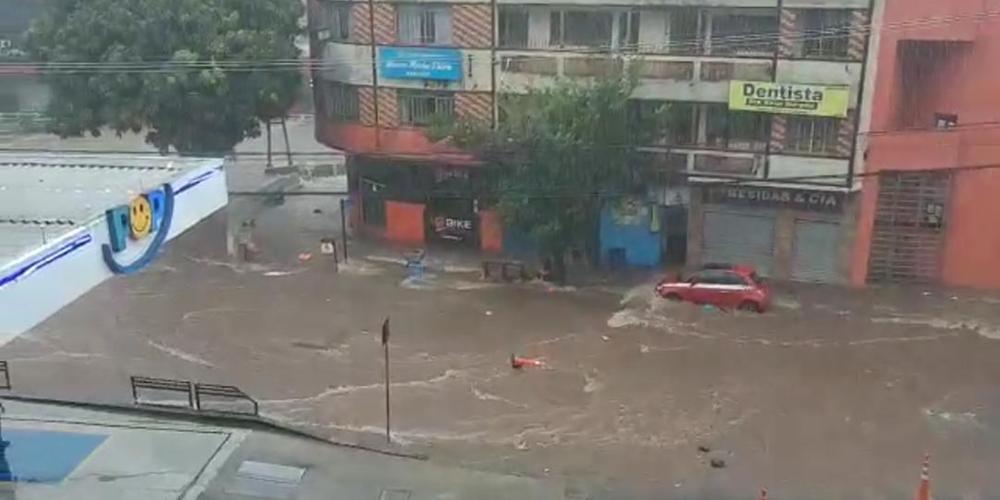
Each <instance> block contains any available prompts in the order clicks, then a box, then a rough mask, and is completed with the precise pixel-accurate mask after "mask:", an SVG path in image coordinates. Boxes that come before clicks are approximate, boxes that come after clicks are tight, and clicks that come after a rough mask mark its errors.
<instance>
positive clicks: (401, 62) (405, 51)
mask: <svg viewBox="0 0 1000 500" xmlns="http://www.w3.org/2000/svg"><path fill="white" fill-rule="evenodd" d="M378 61H379V71H380V72H381V73H382V77H383V78H393V79H398V80H440V81H447V82H457V81H461V80H462V53H461V52H460V51H458V50H456V49H426V48H399V47H379V49H378Z"/></svg>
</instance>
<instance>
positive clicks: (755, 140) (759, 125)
mask: <svg viewBox="0 0 1000 500" xmlns="http://www.w3.org/2000/svg"><path fill="white" fill-rule="evenodd" d="M769 119H770V118H769V117H768V116H767V115H766V114H764V113H751V112H747V111H730V110H729V109H728V108H727V107H726V105H725V104H709V105H707V106H705V142H706V145H707V146H709V147H713V148H720V149H735V150H740V151H763V150H764V149H765V148H766V147H767V142H768V132H769V127H768V120H769Z"/></svg>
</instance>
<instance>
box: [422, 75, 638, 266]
mask: <svg viewBox="0 0 1000 500" xmlns="http://www.w3.org/2000/svg"><path fill="white" fill-rule="evenodd" d="M634 89H635V79H634V78H633V77H631V76H629V75H628V74H620V75H617V76H615V77H610V78H605V79H600V80H596V81H594V82H590V83H582V82H580V81H561V82H559V83H558V84H557V85H555V86H553V87H549V88H542V89H534V90H531V91H530V92H529V93H527V94H524V95H517V96H515V95H508V96H505V98H504V101H502V105H501V106H500V108H501V114H502V117H501V120H500V121H499V123H498V124H497V126H496V128H495V129H492V130H491V129H490V128H489V127H488V126H484V125H483V124H474V123H469V122H463V121H459V122H458V123H456V124H454V125H452V126H450V127H447V128H443V129H441V130H433V131H432V135H437V136H445V135H447V136H449V137H450V138H451V140H452V141H453V142H454V143H455V144H456V145H457V146H459V147H464V148H469V149H472V150H474V151H476V152H477V153H478V154H479V155H480V156H481V157H482V158H483V159H484V160H485V161H486V162H487V163H488V167H490V168H491V171H492V174H493V175H494V176H495V182H493V183H492V184H493V186H492V187H493V193H494V194H495V197H496V204H497V208H498V211H499V213H500V216H501V219H502V220H503V222H504V224H505V227H508V228H510V229H513V230H514V231H517V232H520V233H523V234H526V235H528V236H529V237H530V238H531V239H532V240H533V241H534V242H535V243H536V244H537V246H538V249H539V251H540V252H541V253H542V254H543V255H545V256H547V257H548V258H551V259H552V262H553V266H554V269H553V270H554V272H555V274H556V276H555V277H556V278H557V279H559V278H561V276H560V275H561V273H562V257H563V255H564V254H565V252H566V251H567V250H568V249H569V248H572V247H580V248H588V249H590V248H593V242H594V241H593V240H594V239H595V238H596V236H597V222H598V217H599V214H600V209H601V204H602V203H603V202H604V200H605V199H607V198H608V197H617V196H618V195H620V194H622V193H625V192H627V191H629V190H632V189H634V188H637V187H638V186H637V183H636V179H637V177H636V171H637V167H638V166H639V165H640V164H641V160H640V158H639V153H638V150H637V147H638V146H639V145H641V144H643V143H644V142H645V140H646V138H647V136H648V135H649V134H650V133H652V132H653V131H654V130H655V129H656V127H648V126H644V125H643V124H642V123H640V122H641V121H642V120H640V119H639V117H638V116H637V115H636V114H635V113H632V112H631V107H630V105H629V104H630V103H629V98H630V97H631V95H632V93H633V91H634Z"/></svg>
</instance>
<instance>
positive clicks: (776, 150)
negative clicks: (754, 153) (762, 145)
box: [770, 115, 788, 154]
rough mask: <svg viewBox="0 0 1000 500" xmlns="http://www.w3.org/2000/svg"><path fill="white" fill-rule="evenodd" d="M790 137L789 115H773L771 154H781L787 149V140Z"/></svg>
mask: <svg viewBox="0 0 1000 500" xmlns="http://www.w3.org/2000/svg"><path fill="white" fill-rule="evenodd" d="M787 137H788V117H787V116H785V115H771V146H770V152H771V154H780V153H781V152H782V151H784V150H785V140H786V139H787Z"/></svg>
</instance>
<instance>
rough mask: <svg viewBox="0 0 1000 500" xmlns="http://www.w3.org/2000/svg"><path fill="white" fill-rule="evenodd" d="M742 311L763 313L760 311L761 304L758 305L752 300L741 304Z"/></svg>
mask: <svg viewBox="0 0 1000 500" xmlns="http://www.w3.org/2000/svg"><path fill="white" fill-rule="evenodd" d="M740 310H741V311H746V312H755V313H759V312H761V310H760V304H758V303H756V302H754V301H752V300H747V301H744V302H743V303H741V304H740Z"/></svg>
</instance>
